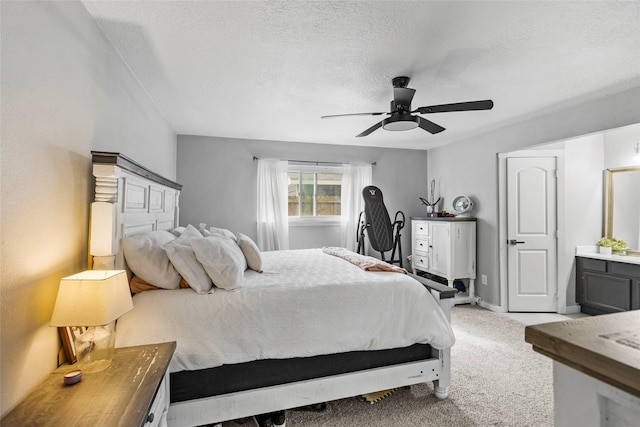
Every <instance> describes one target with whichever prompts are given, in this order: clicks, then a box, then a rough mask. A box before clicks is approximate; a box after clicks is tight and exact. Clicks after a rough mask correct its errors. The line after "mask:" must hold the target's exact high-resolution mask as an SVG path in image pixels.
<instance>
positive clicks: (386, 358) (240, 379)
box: [170, 344, 432, 403]
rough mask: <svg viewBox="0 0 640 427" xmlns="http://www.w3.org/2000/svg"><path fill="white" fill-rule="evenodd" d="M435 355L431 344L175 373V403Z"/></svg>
mask: <svg viewBox="0 0 640 427" xmlns="http://www.w3.org/2000/svg"><path fill="white" fill-rule="evenodd" d="M431 358H432V349H431V346H430V345H428V344H414V345H412V346H410V347H405V348H397V349H389V350H378V351H353V352H349V353H339V354H328V355H322V356H314V357H305V358H294V359H268V360H258V361H254V362H247V363H238V364H232V365H223V366H219V367H216V368H211V369H201V370H197V371H182V372H176V373H173V374H171V378H170V385H171V403H175V402H182V401H187V400H192V399H199V398H203V397H208V396H218V395H222V394H227V393H235V392H240V391H245V390H253V389H257V388H263V387H270V386H276V385H281V384H286V383H293V382H297V381H305V380H310V379H314V378H321V377H328V376H331V375H340V374H346V373H349V372H356V371H362V370H367V369H374V368H380V367H382V366H390V365H398V364H402V363H408V362H417V361H421V360H425V359H431Z"/></svg>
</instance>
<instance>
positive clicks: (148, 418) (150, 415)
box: [147, 412, 155, 423]
mask: <svg viewBox="0 0 640 427" xmlns="http://www.w3.org/2000/svg"><path fill="white" fill-rule="evenodd" d="M154 418H155V415H153V412H152V413H150V414H149V415H147V422H148V423H152V422H153V419H154Z"/></svg>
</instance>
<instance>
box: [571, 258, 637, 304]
mask: <svg viewBox="0 0 640 427" xmlns="http://www.w3.org/2000/svg"><path fill="white" fill-rule="evenodd" d="M576 299H577V302H578V303H579V304H580V305H581V311H582V312H583V313H587V314H592V315H597V314H606V313H616V312H621V311H629V310H637V309H640V264H630V263H624V262H616V261H609V260H602V259H593V258H584V257H577V258H576Z"/></svg>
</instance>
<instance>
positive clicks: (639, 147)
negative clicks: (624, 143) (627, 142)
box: [633, 142, 640, 163]
mask: <svg viewBox="0 0 640 427" xmlns="http://www.w3.org/2000/svg"><path fill="white" fill-rule="evenodd" d="M633 150H634V151H635V152H636V155H635V156H633V161H634V162H636V163H640V142H637V143H636V146H635V148H634V149H633Z"/></svg>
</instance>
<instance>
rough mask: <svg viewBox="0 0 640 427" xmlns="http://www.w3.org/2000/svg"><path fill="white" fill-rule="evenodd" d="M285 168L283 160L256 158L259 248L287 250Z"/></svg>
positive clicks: (286, 164)
mask: <svg viewBox="0 0 640 427" xmlns="http://www.w3.org/2000/svg"><path fill="white" fill-rule="evenodd" d="M287 170H288V163H287V162H286V161H285V160H276V159H260V160H258V247H259V248H260V250H262V251H275V250H283V249H289V222H288V221H289V220H288V208H287V195H288V181H287V179H288V178H287Z"/></svg>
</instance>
